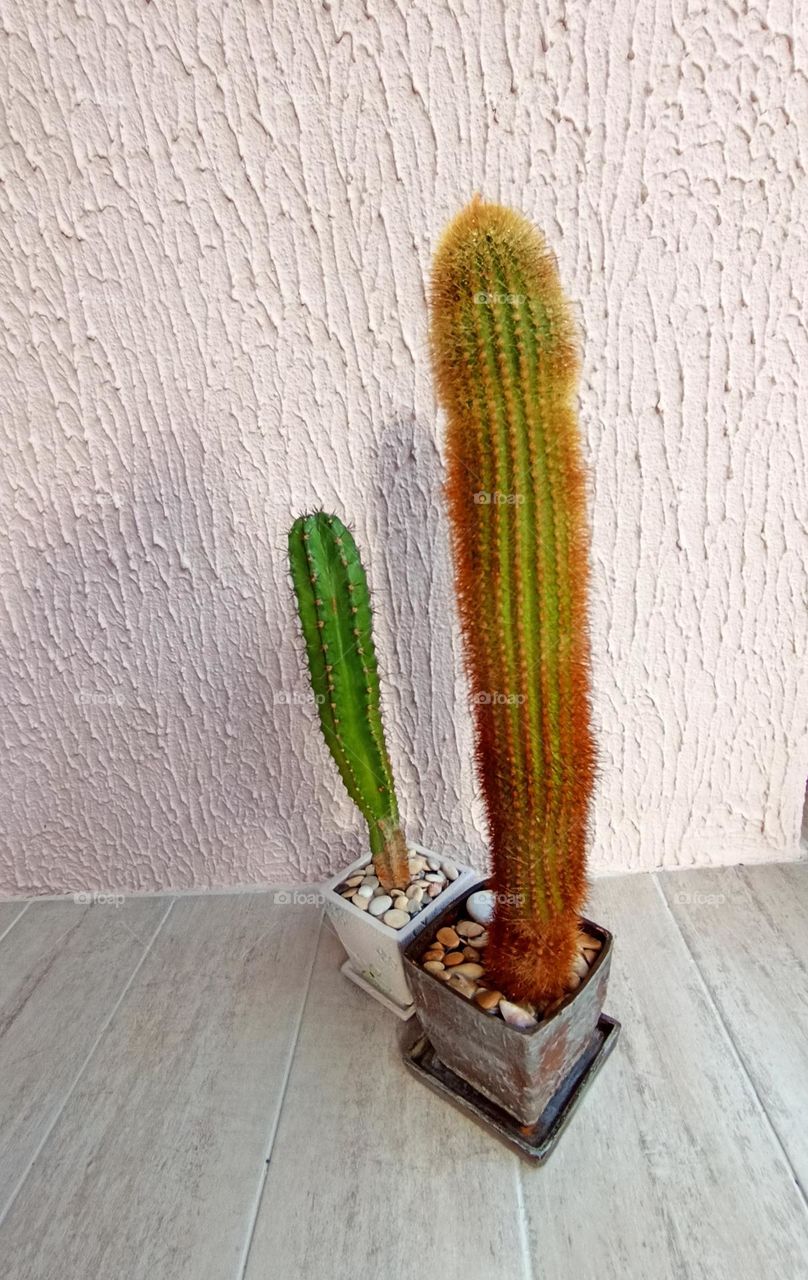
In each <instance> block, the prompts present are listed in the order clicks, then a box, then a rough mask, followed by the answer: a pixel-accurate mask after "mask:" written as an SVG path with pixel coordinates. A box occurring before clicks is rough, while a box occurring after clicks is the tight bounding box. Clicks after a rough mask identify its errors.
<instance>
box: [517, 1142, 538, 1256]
mask: <svg viewBox="0 0 808 1280" xmlns="http://www.w3.org/2000/svg"><path fill="white" fill-rule="evenodd" d="M514 1160H515V1161H516V1211H517V1214H518V1223H519V1242H520V1245H521V1248H522V1266H523V1270H524V1275H525V1280H539V1277H538V1276H537V1275H536V1274H535V1271H534V1267H533V1258H532V1256H531V1253H530V1225H529V1223H528V1217H527V1209H526V1208H525V1184H524V1176H525V1170H524V1169H523V1168H522V1164H521V1161H520V1159H519V1157H518V1156H514Z"/></svg>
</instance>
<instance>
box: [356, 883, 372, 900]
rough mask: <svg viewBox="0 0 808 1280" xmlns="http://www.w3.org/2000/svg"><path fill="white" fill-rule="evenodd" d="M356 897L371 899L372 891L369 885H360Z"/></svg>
mask: <svg viewBox="0 0 808 1280" xmlns="http://www.w3.org/2000/svg"><path fill="white" fill-rule="evenodd" d="M356 896H357V898H372V897H373V890H372V889H371V887H370V885H369V884H360V886H359V888H358V889H357V891H356Z"/></svg>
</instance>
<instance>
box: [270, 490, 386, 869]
mask: <svg viewBox="0 0 808 1280" xmlns="http://www.w3.org/2000/svg"><path fill="white" fill-rule="evenodd" d="M289 564H290V568H291V571H292V580H293V582H294V588H295V595H296V596H297V606H298V613H299V615H300V622H301V626H302V629H303V638H304V640H305V644H306V655H307V658H308V665H309V676H310V679H311V685H312V689H313V691H314V696H315V701H316V703H317V709H318V711H319V715H320V727H321V728H322V732H323V737H324V738H325V740H326V743H327V744H328V748H329V750H330V752H331V755H332V756H333V758H334V761H335V763H336V766H337V768H338V769H339V772H340V776H341V778H342V780H343V782H344V783H345V787H346V789H347V791H348V794H349V796H350V797H351V799H352V800H353V801H354V803H355V804H356V805H357V807H358V808H359V809H360V810H361V812H362V814H363V816H364V818H365V821H366V822H367V824H368V834H369V839H370V851H371V853H372V855H373V864H374V867H375V869H376V873H377V875H378V877H379V881H380V883H381V884H382V885H383V886H384V887H385V888H386V889H390V888H395V887H399V888H402V889H403V888H404V887H405V886H406V885H407V883H408V881H409V874H408V861H407V847H406V844H405V841H404V836H403V833H402V831H401V826H400V822H399V814H398V802H397V800H396V792H395V784H394V781H393V770H392V768H391V765H390V757H389V755H388V752H387V746H386V743H385V737H384V728H383V725H382V717H381V707H380V695H379V674H378V668H377V664H376V649H375V646H374V643H373V616H372V612H371V606H370V594H369V592H368V584H367V578H366V577H365V570H364V568H363V566H362V561H361V559H360V557H359V552H358V550H357V547H356V543H355V542H354V540H353V537H352V536H351V533H350V531H349V530H348V529H346V527H345V525H344V524H343V523H342V521H341V520H339V519H338V518H337V516H332V515H326V514H325V513H324V512H316V513H315V514H313V515H307V516H300V517H299V518H298V519H297V520H296V521H295V523H294V525H293V526H292V529H291V531H290V533H289Z"/></svg>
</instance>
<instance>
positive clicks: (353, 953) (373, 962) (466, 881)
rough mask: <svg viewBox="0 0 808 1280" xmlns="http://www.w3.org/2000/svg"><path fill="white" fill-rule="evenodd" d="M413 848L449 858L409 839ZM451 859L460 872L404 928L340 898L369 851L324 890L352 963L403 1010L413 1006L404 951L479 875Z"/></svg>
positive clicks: (328, 910) (329, 912) (367, 859)
mask: <svg viewBox="0 0 808 1280" xmlns="http://www.w3.org/2000/svg"><path fill="white" fill-rule="evenodd" d="M407 847H408V849H409V850H410V851H411V852H412V853H417V854H420V855H421V857H423V858H435V859H436V860H437V861H438V862H442V861H444V860H445V859H444V858H442V857H441V855H440V854H439V853H433V852H432V851H431V850H430V849H424V848H422V846H421V845H418V844H412V843H410V842H408V844H407ZM451 861H452V862H453V863H454V865H455V866H456V867H457V869H458V872H459V875H458V877H457V879H456V880H454V881H450V883H449V884H448V885H447V887H446V888H445V889H444V890H443V892H442V893H441V894H439V895H438V897H437V898H435V899H434V901H433V902H430V904H429V905H428V906H426V907H424V908H423V910H422V911H419V913H418V915H417V916H413V918H412V920H411V921H410V923H409V924H407V925H405V926H404V928H403V929H391V928H390V926H389V925H386V924H382V922H381V920H377V919H376V918H375V916H371V915H368V913H367V912H366V911H360V910H359V909H358V908H357V907H355V906H353V904H352V903H350V902H347V901H346V900H345V898H342V897H340V895H339V894H338V893H337V889H338V888H339V886H340V885H341V884H342V883H343V881H345V880H347V879H348V877H349V876H350V875H351V874H352V872H355V871H361V870H363V869H364V868H365V867H366V866H367V865H368V863H369V862H370V855H369V854H363V856H362V857H361V858H357V860H356V862H353V863H351V865H350V867H347V868H346V869H345V870H344V871H341V872H340V874H339V875H338V876H335V877H334V878H333V880H329V881H328V883H327V884H326V885H325V887H324V889H323V897H324V900H325V910H326V915H327V916H328V918H329V920H330V921H331V923H332V925H333V926H334V928H335V929H336V931H337V936H338V937H339V940H340V942H341V943H342V945H343V947H344V948H345V950H346V951H347V953H348V957H349V959H350V962H351V965H352V967H353V969H354V971H355V972H356V973H358V974H359V975H360V976H361V977H362V978H364V979H365V981H366V982H369V983H370V984H371V985H372V986H373V987H375V988H377V990H379V991H381V992H382V994H383V995H385V996H387V998H388V999H389V1000H392V1001H393V1002H394V1003H395V1004H396V1005H398V1006H399V1008H401V1009H407V1008H409V1007H410V1006H411V1005H412V995H411V994H410V988H409V985H408V983H407V975H406V974H405V972H404V962H403V958H402V956H403V951H404V949H405V947H407V946H409V944H410V943H411V942H413V940H414V939H415V938H417V937H418V936H419V934H420V933H421V932H422V931H423V930H424V929H425V928H427V926H428V925H429V924H430V922H431V921H432V920H434V919H435V917H436V915H438V914H439V913H440V912H442V911H443V910H444V908H445V907H447V906H449V905H450V904H451V903H452V902H454V901H456V899H457V898H459V897H465V895H466V894H468V893H470V892H471V886H472V885H474V884H475V883H476V882H477V880H479V875H480V873H479V871H475V870H474V869H473V868H472V867H466V866H463V865H462V864H461V863H459V862H458V861H457V860H456V859H455V858H452V859H451Z"/></svg>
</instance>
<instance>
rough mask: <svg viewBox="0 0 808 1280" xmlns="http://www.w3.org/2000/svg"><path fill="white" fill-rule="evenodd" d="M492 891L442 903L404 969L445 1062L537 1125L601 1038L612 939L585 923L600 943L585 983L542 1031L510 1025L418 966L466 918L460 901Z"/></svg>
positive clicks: (545, 1022)
mask: <svg viewBox="0 0 808 1280" xmlns="http://www.w3.org/2000/svg"><path fill="white" fill-rule="evenodd" d="M488 887H489V885H488V883H487V881H485V880H480V881H478V882H477V883H476V884H473V885H470V886H466V888H465V891H464V894H463V895H455V898H454V901H453V902H451V903H448V902H447V903H446V904H444V905H443V909H442V910H441V911H440V912H439V913H438V914H437V915H434V916H432V918H431V919H430V921H429V923H428V925H427V927H426V928H425V929H423V930H422V931H421V932H420V933H419V935H418V937H417V938H416V939H415V940H414V941H413V942H411V943H410V944H409V946H408V947H407V950H406V953H405V956H404V967H405V969H406V971H407V977H408V979H409V984H410V989H411V991H412V994H413V999H414V1000H415V1011H416V1013H417V1014H418V1019H419V1021H420V1023H421V1025H422V1027H423V1029H424V1032H425V1033H426V1035H427V1037H428V1038H429V1041H430V1043H431V1044H432V1046H433V1048H434V1050H435V1052H436V1053H437V1055H438V1057H439V1058H440V1060H441V1062H443V1063H444V1064H445V1066H447V1067H448V1068H449V1070H450V1071H453V1072H454V1073H455V1075H458V1076H461V1077H462V1078H463V1079H464V1080H466V1081H467V1082H468V1083H469V1084H470V1085H471V1086H472V1087H473V1088H474V1089H476V1090H477V1091H478V1092H479V1093H481V1094H483V1096H484V1097H486V1098H488V1099H489V1100H490V1101H491V1102H494V1103H496V1104H497V1106H500V1107H502V1108H503V1109H504V1110H505V1111H507V1112H508V1113H509V1114H510V1115H512V1116H514V1117H515V1118H516V1119H517V1120H518V1121H519V1122H520V1123H521V1124H523V1125H534V1124H535V1123H536V1122H537V1120H538V1118H539V1116H540V1115H541V1114H542V1112H543V1111H544V1109H545V1107H546V1106H547V1105H548V1103H549V1102H550V1100H551V1098H553V1096H554V1095H555V1094H556V1093H557V1092H558V1090H559V1088H560V1087H561V1085H562V1083H563V1081H564V1080H565V1078H566V1077H567V1076H568V1075H569V1073H570V1072H571V1071H572V1069H573V1068H574V1067H575V1065H576V1063H577V1062H578V1060H579V1059H580V1057H581V1055H582V1054H583V1053H585V1051H586V1049H587V1047H588V1045H589V1044H590V1042H591V1040H592V1038H593V1036H595V1035H596V1034H597V1028H598V1020H599V1018H600V1015H601V1012H602V1010H603V1002H604V1000H605V998H606V988H607V985H608V981H609V970H610V967H611V960H612V935H611V933H609V931H608V929H604V928H603V927H602V926H601V925H598V924H594V923H593V922H592V921H590V920H582V921H581V923H582V925H583V926H584V928H585V930H586V932H587V933H590V934H592V935H593V937H596V938H599V939H600V941H601V942H602V944H603V946H602V948H601V950H600V951H599V952H598V957H597V960H596V961H595V963H594V964H593V965H592V967H591V969H590V970H589V973H588V975H587V977H586V978H585V979H584V981H583V982H582V983H581V985H580V987H579V988H578V990H577V991H574V992H571V993H570V994H569V995H568V996H567V997H566V998H565V999H564V1000H563V1001H562V1003H561V1004H560V1005H559V1006H558V1008H557V1009H556V1010H555V1012H554V1013H552V1014H551V1015H550V1016H549V1017H548V1018H545V1019H543V1020H542V1021H541V1022H540V1023H538V1025H537V1026H535V1027H531V1028H528V1029H526V1030H521V1029H520V1028H518V1027H511V1026H509V1025H508V1023H507V1022H505V1021H503V1019H502V1018H501V1017H497V1016H495V1015H492V1014H488V1013H485V1012H484V1011H483V1010H482V1009H480V1008H479V1007H478V1006H477V1005H476V1004H475V1003H474V1001H473V1000H468V999H466V997H465V996H463V995H461V994H460V992H458V991H454V990H453V989H452V988H451V987H450V986H448V985H447V984H446V983H444V982H440V981H439V980H438V979H437V978H435V977H434V976H433V975H432V974H431V973H427V972H426V971H425V970H424V969H422V968H421V965H420V957H421V956H422V955H423V954H424V952H425V951H426V950H428V948H429V946H430V944H431V943H432V942H433V940H434V938H435V935H436V934H437V932H438V929H441V928H442V927H443V926H444V925H445V924H450V923H453V922H454V921H455V920H456V919H457V917H458V915H459V914H461V912H459V911H458V908H459V907H460V906H461V904H460V903H459V902H458V897H460V896H462V897H463V898H465V897H466V896H467V895H468V894H469V893H472V892H474V891H476V890H477V889H485V888H488Z"/></svg>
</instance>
